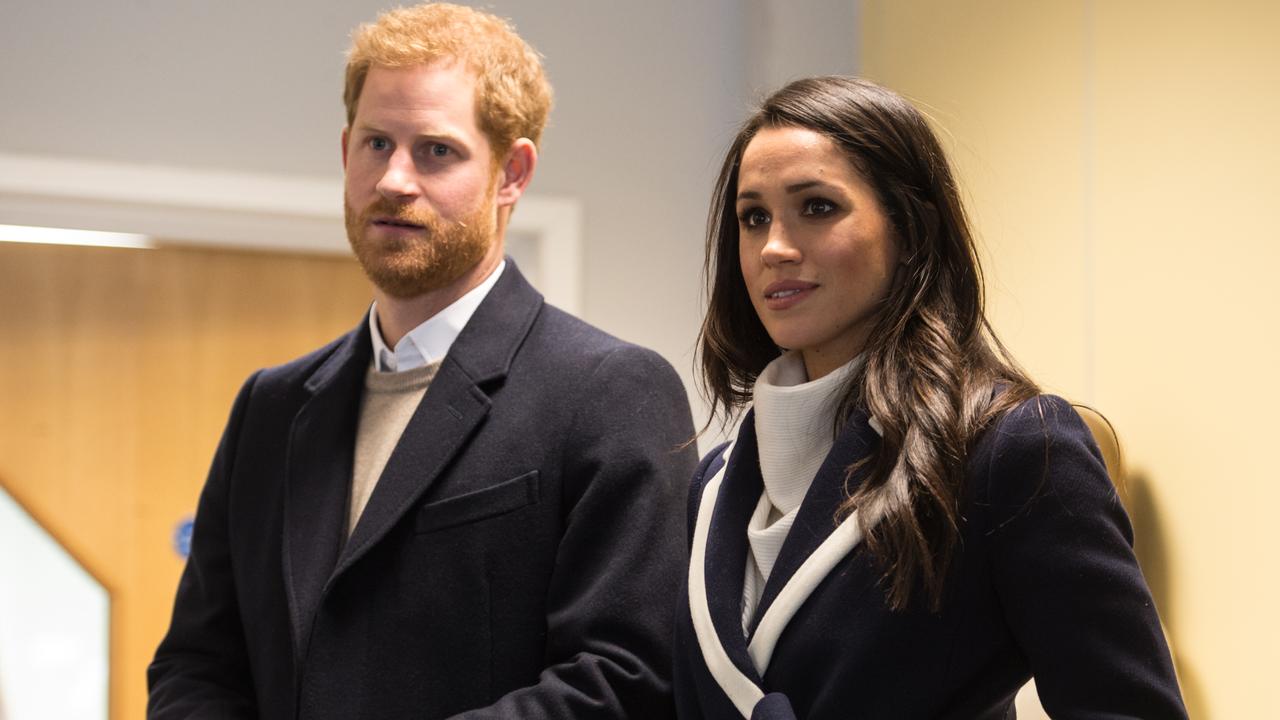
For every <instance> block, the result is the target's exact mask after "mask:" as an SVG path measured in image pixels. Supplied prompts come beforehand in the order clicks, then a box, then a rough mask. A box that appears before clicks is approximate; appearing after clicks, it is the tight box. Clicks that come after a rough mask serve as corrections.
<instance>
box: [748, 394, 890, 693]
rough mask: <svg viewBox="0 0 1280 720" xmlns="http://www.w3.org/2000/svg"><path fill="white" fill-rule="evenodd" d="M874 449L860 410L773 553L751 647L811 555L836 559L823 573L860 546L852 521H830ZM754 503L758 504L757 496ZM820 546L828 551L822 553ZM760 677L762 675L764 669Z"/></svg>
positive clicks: (870, 431) (848, 423) (873, 437)
mask: <svg viewBox="0 0 1280 720" xmlns="http://www.w3.org/2000/svg"><path fill="white" fill-rule="evenodd" d="M878 443H879V435H878V434H877V433H876V431H875V430H873V429H872V428H871V426H870V424H869V423H868V417H867V415H866V413H865V412H862V411H860V410H858V411H855V412H854V413H853V414H852V415H851V416H850V417H849V419H848V421H846V423H845V426H844V428H843V429H842V430H841V432H840V436H839V437H838V438H836V442H835V445H834V446H833V447H832V448H831V452H830V453H828V454H827V458H826V459H825V460H824V461H823V463H822V466H821V467H819V468H818V473H817V475H816V476H815V477H814V481H813V484H812V485H810V486H809V491H808V492H807V493H806V494H805V497H804V501H803V502H802V503H801V504H800V509H799V510H798V511H797V514H796V519H795V522H794V523H793V524H792V526H791V530H790V532H788V533H787V537H786V539H785V540H784V541H783V543H782V548H781V549H780V550H779V551H778V559H777V560H776V561H775V562H774V565H773V571H772V572H771V573H770V574H769V580H768V581H767V582H766V583H765V586H764V592H763V594H762V595H761V597H760V604H759V606H758V607H757V608H756V613H755V615H754V616H753V617H752V619H751V623H750V625H749V630H750V632H751V635H752V640H753V641H754V640H755V637H754V636H755V633H756V631H757V629H758V628H759V626H760V623H761V621H762V620H763V619H764V618H765V617H766V615H768V614H769V611H770V609H771V607H772V606H773V604H774V602H775V601H776V600H777V599H778V597H779V595H780V594H781V593H783V591H784V589H786V588H787V586H788V585H789V584H790V583H791V582H792V580H793V579H794V578H795V577H796V575H797V573H798V572H800V571H801V568H802V567H804V566H805V564H806V562H808V561H809V560H810V559H811V558H813V557H814V554H815V552H817V551H818V550H819V549H820V548H823V549H824V553H825V554H826V555H828V556H829V555H831V553H832V552H833V551H835V552H837V553H838V556H836V557H828V558H827V559H825V560H820V561H819V562H820V567H826V568H827V570H829V569H830V568H829V567H828V566H829V565H830V564H831V562H832V561H835V560H838V559H839V558H840V557H843V555H844V554H846V553H847V552H848V550H850V549H852V547H853V546H855V545H857V543H858V542H859V541H860V540H861V537H862V531H861V528H859V527H858V526H857V525H858V523H857V519H856V518H852V519H851V520H846V521H845V522H843V523H840V524H839V525H838V524H837V523H836V519H835V518H836V511H837V510H838V508H839V507H840V504H841V503H842V502H843V501H844V499H845V497H846V485H845V471H846V469H847V468H848V467H849V466H850V465H852V464H853V463H855V462H857V461H858V460H861V459H862V458H864V457H867V456H868V455H869V454H870V453H871V452H872V451H873V450H874V449H875V447H876V445H877V444H878ZM867 471H868V469H867V468H860V469H859V471H858V472H857V473H855V474H854V476H853V478H852V479H851V481H850V482H849V484H848V490H853V489H855V488H856V487H857V486H858V485H859V484H860V483H861V482H862V479H863V478H864V477H865V475H866V472H867ZM756 499H757V500H758V499H759V495H758V494H757V496H756ZM833 533H837V534H838V537H833ZM828 541H831V542H828ZM824 545H826V546H827V547H825V548H824ZM813 570H814V568H813V563H810V568H809V569H808V573H807V574H809V575H810V577H808V578H807V582H810V583H811V582H812V581H813V580H815V579H820V578H814V577H812V576H811V575H812V573H813ZM808 590H809V591H812V587H808ZM791 595H792V597H790V598H789V599H788V602H789V604H790V603H794V602H795V601H796V600H797V599H799V600H801V601H802V600H803V598H796V597H795V596H794V594H791ZM805 597H807V593H805ZM794 610H795V608H794V607H791V608H789V609H788V612H790V613H794ZM788 617H789V616H788ZM776 630H777V628H775V631H776ZM770 644H771V643H770ZM761 671H762V672H763V668H762V670H761Z"/></svg>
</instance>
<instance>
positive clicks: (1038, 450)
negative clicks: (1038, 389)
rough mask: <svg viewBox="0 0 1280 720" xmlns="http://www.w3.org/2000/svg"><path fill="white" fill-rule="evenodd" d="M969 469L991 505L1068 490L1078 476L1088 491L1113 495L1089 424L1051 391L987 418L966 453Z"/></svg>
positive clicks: (981, 495)
mask: <svg viewBox="0 0 1280 720" xmlns="http://www.w3.org/2000/svg"><path fill="white" fill-rule="evenodd" d="M1051 466H1056V470H1055V471H1053V472H1051ZM970 470H971V476H972V479H973V481H974V482H976V483H977V487H975V488H973V489H974V491H975V492H976V493H977V494H978V496H979V498H982V499H985V500H987V501H990V502H992V503H995V504H996V505H1010V506H1013V505H1019V504H1023V503H1026V502H1028V501H1030V500H1032V499H1034V498H1037V497H1038V496H1040V495H1043V494H1044V493H1046V492H1051V493H1063V492H1067V493H1071V492H1074V491H1078V490H1079V489H1080V487H1079V486H1080V483H1081V482H1083V483H1086V484H1088V485H1089V486H1090V487H1089V492H1090V494H1096V493H1099V492H1101V493H1103V494H1107V495H1110V496H1112V497H1115V498H1117V501H1118V495H1116V493H1115V488H1114V487H1113V486H1112V485H1111V483H1110V478H1109V476H1108V475H1107V471H1106V464H1105V462H1104V461H1103V459H1102V453H1101V451H1099V450H1098V446H1097V443H1096V442H1095V441H1094V438H1093V434H1092V433H1091V432H1090V431H1089V427H1088V426H1087V425H1085V423H1084V420H1083V419H1082V418H1081V417H1080V415H1079V413H1077V412H1076V411H1075V409H1074V408H1073V407H1072V406H1071V403H1069V402H1068V401H1067V400H1065V399H1063V398H1061V397H1058V396H1056V395H1037V396H1035V397H1032V398H1028V399H1027V400H1024V401H1023V402H1021V403H1019V404H1018V405H1016V406H1014V407H1012V408H1010V409H1009V410H1008V411H1006V412H1005V413H1004V414H1003V415H1002V416H1001V417H1000V418H999V419H997V420H995V421H993V422H992V424H991V426H990V427H989V428H988V429H987V430H986V432H985V433H984V434H983V436H982V437H981V438H980V439H979V441H978V442H977V444H976V445H975V447H974V450H973V452H972V453H971V454H970Z"/></svg>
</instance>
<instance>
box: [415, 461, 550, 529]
mask: <svg viewBox="0 0 1280 720" xmlns="http://www.w3.org/2000/svg"><path fill="white" fill-rule="evenodd" d="M536 502H538V471H537V470H530V471H529V472H527V473H525V474H523V475H520V476H518V477H514V478H512V479H510V480H504V481H502V482H500V483H498V484H497V485H492V486H490V487H487V488H483V489H480V490H474V491H472V492H469V493H466V494H463V495H458V496H456V497H450V498H444V499H443V500H436V501H434V502H429V503H427V504H426V505H423V506H422V507H420V508H418V517H417V519H416V521H415V523H414V526H413V527H414V532H416V533H429V532H435V531H437V530H444V529H446V528H451V527H455V526H457V525H466V524H467V523H473V522H477V521H479V520H484V519H487V518H491V517H496V516H498V515H503V514H506V513H509V512H512V511H514V510H519V509H520V508H522V507H524V506H526V505H532V504H534V503H536Z"/></svg>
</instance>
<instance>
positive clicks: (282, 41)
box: [0, 0, 857, 415]
mask: <svg viewBox="0 0 1280 720" xmlns="http://www.w3.org/2000/svg"><path fill="white" fill-rule="evenodd" d="M386 4H387V3H385V2H384V1H383V0H378V1H376V2H375V1H374V0H344V1H342V2H332V1H331V2H315V1H312V0H271V1H270V2H262V3H260V2H250V1H249V0H225V1H223V2H217V3H214V2H205V1H203V0H199V1H198V0H171V1H167V2H165V1H161V0H110V1H109V2H100V1H92V0H67V1H64V2H50V3H35V2H22V3H17V4H16V5H17V6H16V7H7V8H6V12H5V22H4V23H0V47H3V48H4V51H3V53H4V55H3V60H4V61H3V62H0V97H3V98H4V99H5V106H6V109H5V111H4V112H3V113H0V153H21V154H33V155H40V156H49V155H53V156H65V157H69V158H72V159H81V160H96V161H115V162H127V163H146V164H156V165H166V166H177V167H181V168H191V169H195V170H215V169H216V170H231V171H236V172H253V173H267V174H272V175H301V176H310V177H315V178H322V179H324V178H327V179H336V178H338V177H340V167H339V155H338V132H339V129H340V128H341V126H342V124H343V122H344V115H343V108H342V103H341V91H342V70H343V66H344V58H343V52H344V50H345V48H346V45H347V36H348V33H349V31H350V29H351V28H352V27H354V26H355V25H356V24H358V23H359V22H362V21H367V20H369V19H371V18H372V17H374V16H375V15H376V14H377V13H378V11H380V10H381V9H382V8H383V7H385V6H386ZM471 4H479V5H483V6H484V7H486V8H488V9H490V10H492V11H493V12H495V13H497V14H499V15H503V16H507V17H510V18H511V19H512V20H513V21H514V22H515V24H516V27H517V28H518V30H519V31H520V33H521V34H522V35H523V36H524V37H525V38H526V39H528V40H529V41H530V42H531V43H532V44H533V45H534V46H535V47H537V48H538V49H539V50H540V51H541V52H542V53H543V54H544V55H545V56H546V65H547V70H548V73H549V75H550V77H551V81H552V83H553V85H554V86H555V89H556V108H555V110H554V111H553V113H552V119H551V126H550V127H549V129H548V131H547V133H546V136H545V138H544V146H543V154H542V162H541V164H540V165H539V168H538V173H537V176H536V178H535V180H534V184H533V186H532V192H534V193H535V194H549V195H556V196H572V197H576V198H577V199H579V200H580V201H581V204H582V208H583V211H584V231H583V235H584V237H583V239H584V250H583V254H584V257H583V263H582V267H583V272H584V274H585V277H584V278H583V301H584V302H583V313H582V314H583V315H584V316H585V317H586V318H587V319H588V320H589V321H592V322H594V323H595V324H597V325H600V326H602V327H604V328H605V329H606V330H609V331H610V332H613V333H615V334H617V335H619V336H621V337H623V338H626V339H628V340H632V341H634V342H638V343H641V344H644V345H648V346H650V347H653V348H655V349H657V350H658V351H659V352H661V353H662V354H663V355H665V356H666V357H667V358H668V359H669V360H671V362H672V363H673V364H674V365H675V366H676V368H677V369H678V370H679V371H680V373H681V374H682V375H683V376H684V378H685V380H686V384H687V385H689V386H690V387H691V388H692V384H691V383H690V380H691V379H692V377H693V368H692V359H693V355H692V351H693V345H694V338H695V336H696V333H697V328H698V323H699V320H700V317H701V304H700V289H699V287H700V286H699V272H700V268H701V262H702V242H703V228H704V223H705V213H706V207H707V200H708V198H709V195H710V189H711V183H712V181H713V179H714V176H715V172H716V170H717V168H718V165H719V162H720V158H721V154H722V152H723V150H724V147H725V146H726V144H727V143H728V141H729V139H730V138H731V136H732V134H733V131H734V129H735V128H736V126H737V124H738V122H739V121H740V120H741V119H742V117H743V116H744V115H745V114H746V113H747V112H748V110H749V108H750V107H751V105H752V104H753V103H754V101H755V100H757V99H758V98H759V96H760V95H761V93H762V92H764V91H765V90H767V89H768V88H771V87H773V86H775V85H776V84H777V83H779V82H781V81H782V80H785V79H788V78H790V77H795V76H798V75H800V74H807V73H816V72H849V71H852V70H853V69H854V64H855V60H856V57H857V53H856V49H855V47H854V45H853V43H854V38H856V36H857V33H856V28H855V27H854V23H855V22H856V12H855V10H856V3H854V2H849V1H841V0H809V1H808V2H781V0H746V1H745V2H738V1H736V0H700V1H698V2H679V1H677V0H656V1H654V2H647V3H623V2H592V1H590V0H538V1H537V2H535V1H533V0H527V1H523V2H522V1H520V0H498V1H495V2H487V3H471ZM336 202H337V199H335V203H336ZM517 212H518V211H517ZM359 312H360V309H358V308H353V309H352V317H353V319H354V318H355V317H356V316H357V315H358V313H359ZM700 408H701V404H700V403H698V402H697V401H696V399H695V415H697V414H699V410H700Z"/></svg>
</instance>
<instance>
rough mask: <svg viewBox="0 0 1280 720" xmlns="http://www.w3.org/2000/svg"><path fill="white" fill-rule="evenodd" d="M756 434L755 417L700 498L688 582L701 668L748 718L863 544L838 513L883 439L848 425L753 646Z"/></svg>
mask: <svg viewBox="0 0 1280 720" xmlns="http://www.w3.org/2000/svg"><path fill="white" fill-rule="evenodd" d="M754 427H755V423H754V415H753V413H750V412H749V413H748V414H747V415H746V417H745V418H744V419H743V423H742V428H741V430H740V431H739V434H738V439H737V441H736V443H735V444H734V445H733V446H732V451H731V453H730V455H729V458H728V460H727V462H726V463H725V464H724V467H723V468H722V470H720V471H719V472H717V473H716V475H715V477H714V478H713V480H712V481H711V482H709V483H708V484H707V486H706V488H705V489H704V493H703V496H702V497H701V498H700V506H699V510H698V521H697V523H696V525H695V529H694V543H693V555H692V557H691V559H690V568H691V569H690V577H689V583H690V612H691V613H692V615H693V616H694V627H695V631H697V636H698V644H699V646H700V648H701V651H702V655H703V660H704V662H706V664H707V667H708V669H709V670H711V672H712V675H713V677H715V678H716V681H717V683H718V684H720V686H721V688H722V689H723V690H724V691H725V693H726V694H727V695H728V696H729V697H730V699H731V700H733V702H734V704H735V705H736V706H737V707H738V708H739V710H740V711H744V712H743V714H744V715H749V714H750V712H749V711H750V708H751V707H754V705H755V704H756V703H757V702H759V700H760V699H761V698H762V697H763V696H764V689H763V681H762V676H763V675H764V674H765V673H766V672H767V670H768V666H769V661H770V659H771V657H772V654H773V650H774V647H775V646H776V645H777V642H778V639H779V638H780V636H781V634H782V632H783V631H784V630H785V628H786V626H787V624H788V623H789V622H790V620H791V619H792V617H794V615H795V613H796V612H797V611H798V610H799V608H800V606H801V605H803V604H804V602H805V600H806V599H808V597H809V595H810V594H812V593H813V591H814V590H815V589H816V588H817V586H818V585H819V584H820V583H821V581H822V580H823V578H825V577H826V576H827V574H828V573H830V572H831V570H832V569H834V568H835V566H836V565H837V564H838V563H839V562H840V561H841V560H842V559H843V558H844V557H845V556H847V555H848V553H849V552H850V551H851V550H852V549H853V548H854V547H856V546H857V545H858V544H859V543H860V542H861V540H862V536H863V528H862V526H861V524H860V523H859V521H858V517H857V513H856V512H855V513H854V514H852V515H850V516H849V517H847V518H845V519H843V521H841V522H839V523H837V522H836V512H837V510H838V508H839V506H840V504H841V502H843V500H844V498H845V497H846V492H848V491H850V490H853V489H855V488H856V487H857V485H858V484H859V483H860V482H861V481H862V480H863V478H864V477H865V474H866V472H867V469H866V468H862V469H859V471H858V472H855V474H854V476H853V477H852V478H850V480H849V482H848V485H847V489H846V482H845V473H846V469H847V468H848V467H849V466H850V465H852V464H853V463H854V462H856V461H858V460H860V459H862V458H864V457H866V456H867V455H869V454H870V453H871V452H872V450H873V449H874V448H875V446H876V444H877V443H878V438H879V436H878V434H877V433H876V431H875V430H874V429H872V428H871V426H870V424H869V422H868V418H867V416H866V414H865V413H857V412H856V413H855V414H854V415H852V416H851V417H850V418H849V419H848V420H847V421H846V423H845V425H844V428H843V429H842V430H841V433H840V436H839V437H838V438H837V439H836V443H835V445H834V447H833V448H832V450H831V453H830V454H829V455H828V456H827V458H826V459H825V460H824V461H823V464H822V467H821V468H820V469H819V470H818V474H817V476H816V477H815V478H814V482H813V484H812V485H811V486H810V488H809V491H808V493H807V494H806V495H805V499H804V502H803V503H802V504H801V506H800V509H799V510H798V513H797V516H796V519H795V522H794V524H793V525H792V528H791V531H790V532H789V533H788V535H787V539H786V540H785V541H784V543H783V546H782V549H781V551H780V552H779V555H778V559H777V562H776V563H775V565H774V567H773V572H772V573H771V574H770V576H769V580H768V582H767V583H766V585H765V589H764V595H763V596H762V597H761V600H760V604H759V607H758V608H757V610H756V614H755V616H754V618H753V620H752V623H751V625H750V627H749V630H750V631H751V634H750V636H749V637H747V636H744V634H743V631H742V590H743V576H744V574H745V569H746V563H747V547H748V545H747V538H746V529H747V524H748V522H749V521H750V517H751V514H752V512H753V511H754V509H755V506H756V503H757V501H758V500H759V498H760V494H761V492H763V481H762V480H761V477H760V467H759V460H758V454H757V453H758V449H757V445H756V437H755V430H754ZM699 626H701V630H699Z"/></svg>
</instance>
